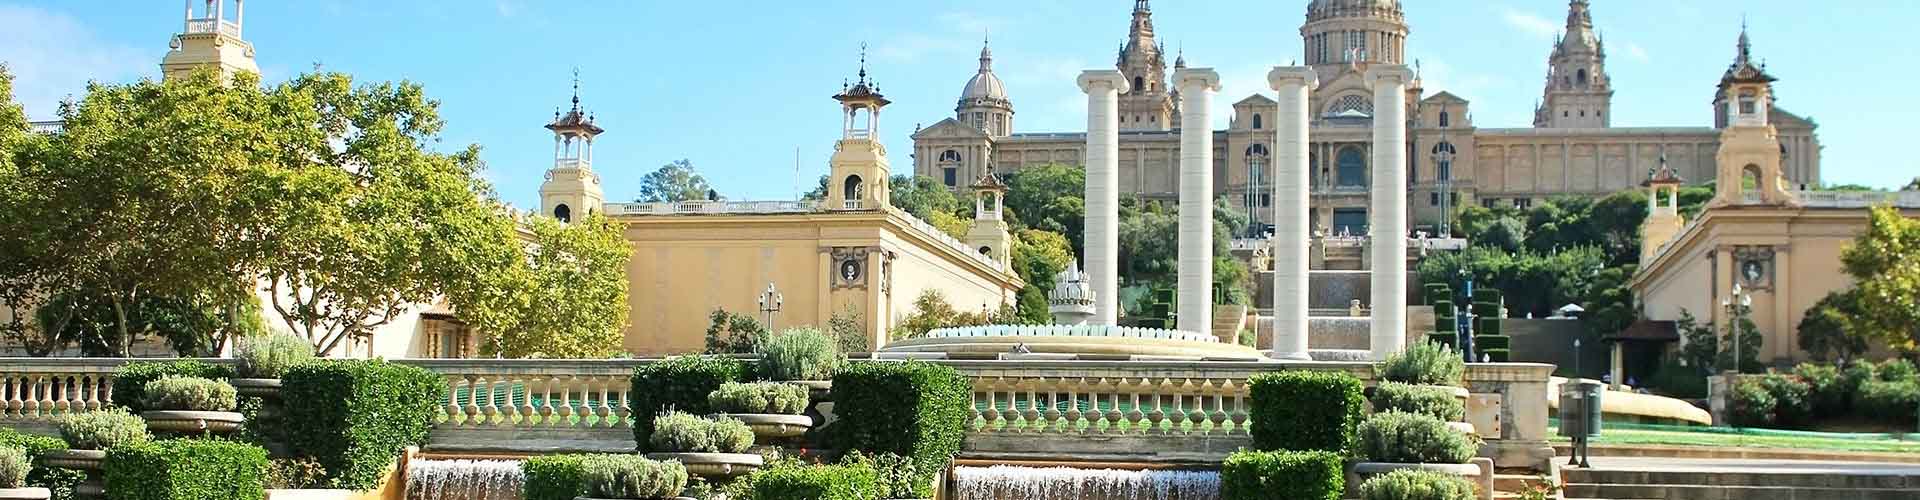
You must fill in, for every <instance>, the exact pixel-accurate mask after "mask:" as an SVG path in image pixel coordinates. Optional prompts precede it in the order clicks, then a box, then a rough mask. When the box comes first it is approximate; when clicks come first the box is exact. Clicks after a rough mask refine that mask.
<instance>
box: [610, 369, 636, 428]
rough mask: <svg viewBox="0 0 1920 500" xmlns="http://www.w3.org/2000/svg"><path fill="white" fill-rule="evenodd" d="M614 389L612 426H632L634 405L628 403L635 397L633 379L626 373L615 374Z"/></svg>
mask: <svg viewBox="0 0 1920 500" xmlns="http://www.w3.org/2000/svg"><path fill="white" fill-rule="evenodd" d="M613 390H614V396H613V397H614V400H613V423H612V426H613V427H617V428H626V427H632V426H633V407H632V406H630V405H629V404H628V401H631V400H632V398H633V383H632V379H631V378H629V377H628V376H626V375H615V376H614V377H613Z"/></svg>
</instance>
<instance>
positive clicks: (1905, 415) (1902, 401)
mask: <svg viewBox="0 0 1920 500" xmlns="http://www.w3.org/2000/svg"><path fill="white" fill-rule="evenodd" d="M1853 405H1854V408H1855V409H1856V410H1858V411H1859V412H1861V413H1862V414H1865V415H1872V416H1873V417H1874V418H1875V419H1877V420H1879V421H1882V422H1887V423H1891V424H1898V425H1901V426H1909V425H1913V422H1914V419H1915V418H1916V416H1915V415H1914V413H1915V412H1916V411H1920V382H1915V381H1911V380H1909V381H1906V382H1882V381H1877V380H1876V381H1869V382H1867V383H1864V384H1860V395H1859V396H1858V397H1856V398H1855V399H1854V403H1853Z"/></svg>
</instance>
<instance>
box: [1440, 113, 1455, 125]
mask: <svg viewBox="0 0 1920 500" xmlns="http://www.w3.org/2000/svg"><path fill="white" fill-rule="evenodd" d="M1440 126H1441V127H1442V128H1445V127H1451V126H1453V114H1452V113H1448V112H1445V111H1441V112H1440Z"/></svg>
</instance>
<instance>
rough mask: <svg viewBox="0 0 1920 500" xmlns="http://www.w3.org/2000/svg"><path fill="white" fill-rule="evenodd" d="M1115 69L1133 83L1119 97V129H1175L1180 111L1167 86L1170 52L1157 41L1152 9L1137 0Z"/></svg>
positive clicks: (1144, 1) (1145, 2)
mask: <svg viewBox="0 0 1920 500" xmlns="http://www.w3.org/2000/svg"><path fill="white" fill-rule="evenodd" d="M1114 66H1115V67H1116V68H1118V69H1119V70H1120V74H1122V75H1125V76H1126V78H1127V81H1128V82H1131V83H1132V84H1133V86H1132V87H1129V88H1128V90H1127V91H1126V92H1124V93H1121V94H1120V130H1158V131H1165V130H1172V129H1174V128H1177V127H1178V126H1179V121H1180V115H1179V112H1180V110H1179V109H1178V104H1177V103H1176V102H1175V101H1174V99H1173V92H1172V90H1171V89H1169V88H1168V87H1167V50H1166V47H1162V46H1160V45H1159V43H1158V42H1156V41H1154V34H1153V7H1152V6H1151V5H1149V4H1148V0H1134V2H1133V24H1132V25H1130V26H1129V27H1128V28H1127V43H1126V44H1125V45H1122V46H1120V54H1119V56H1118V57H1117V58H1116V60H1115V61H1114Z"/></svg>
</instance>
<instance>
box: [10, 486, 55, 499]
mask: <svg viewBox="0 0 1920 500" xmlns="http://www.w3.org/2000/svg"><path fill="white" fill-rule="evenodd" d="M52 496H53V490H49V489H46V488H0V500H47V498H50V497H52Z"/></svg>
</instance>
